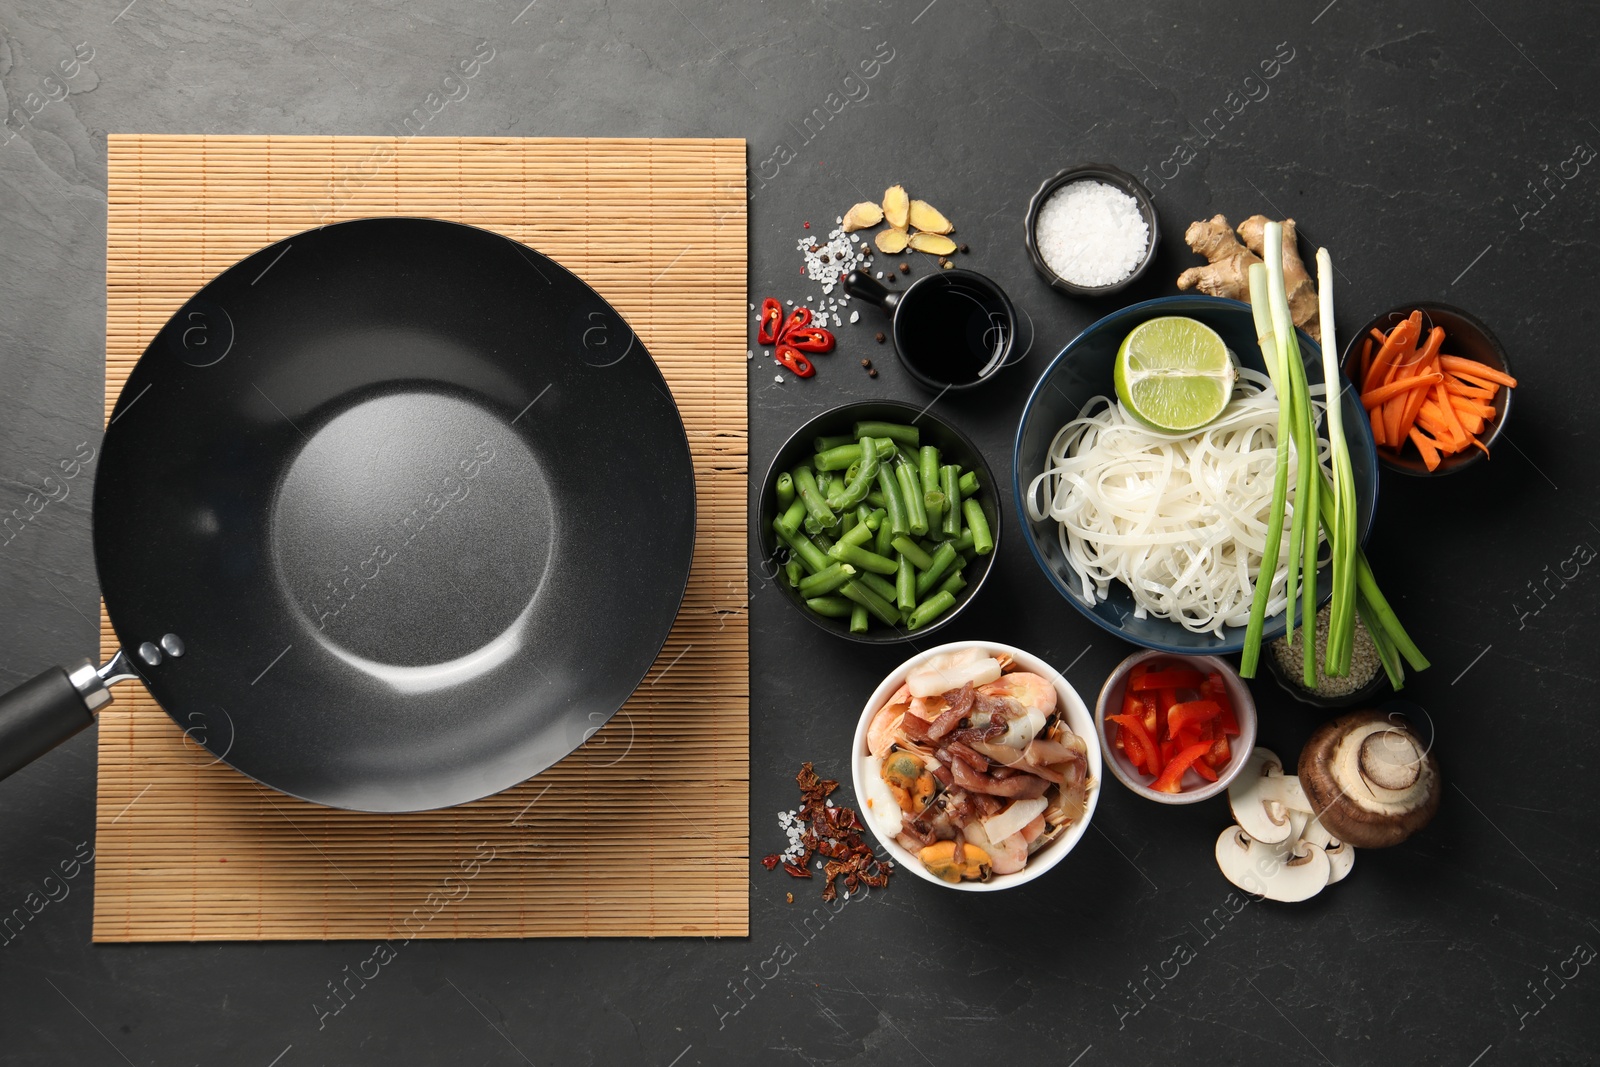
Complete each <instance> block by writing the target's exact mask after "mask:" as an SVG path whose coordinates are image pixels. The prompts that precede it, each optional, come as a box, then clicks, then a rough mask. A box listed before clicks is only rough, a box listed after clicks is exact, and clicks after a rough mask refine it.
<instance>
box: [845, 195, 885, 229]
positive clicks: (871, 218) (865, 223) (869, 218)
mask: <svg viewBox="0 0 1600 1067" xmlns="http://www.w3.org/2000/svg"><path fill="white" fill-rule="evenodd" d="M882 221H883V209H882V208H881V207H879V206H878V205H877V204H874V203H873V202H872V201H870V200H863V201H862V202H861V203H859V204H856V205H855V206H854V207H852V208H851V209H850V210H849V211H846V212H845V213H844V232H845V233H855V232H856V231H857V230H870V229H871V228H872V227H874V226H876V225H877V224H878V223H880V222H882Z"/></svg>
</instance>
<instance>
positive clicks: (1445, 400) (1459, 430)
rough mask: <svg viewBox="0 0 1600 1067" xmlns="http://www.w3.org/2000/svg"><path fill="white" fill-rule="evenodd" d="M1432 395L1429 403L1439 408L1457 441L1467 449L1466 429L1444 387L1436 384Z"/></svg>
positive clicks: (1431, 391)
mask: <svg viewBox="0 0 1600 1067" xmlns="http://www.w3.org/2000/svg"><path fill="white" fill-rule="evenodd" d="M1430 393H1431V394H1432V395H1431V397H1430V401H1429V402H1430V403H1432V404H1433V405H1434V406H1435V407H1437V408H1439V411H1440V414H1441V415H1443V417H1444V422H1445V424H1446V425H1447V426H1449V427H1450V429H1451V430H1452V431H1453V432H1454V435H1455V438H1456V440H1458V441H1460V442H1461V447H1462V448H1465V447H1466V446H1467V431H1466V428H1465V427H1463V426H1462V425H1461V420H1460V419H1459V418H1458V417H1457V416H1456V409H1455V408H1454V407H1452V406H1451V405H1450V398H1449V397H1448V396H1446V395H1445V391H1444V386H1443V385H1440V384H1438V383H1435V384H1434V386H1433V388H1432V389H1431V390H1430Z"/></svg>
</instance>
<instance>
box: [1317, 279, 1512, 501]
mask: <svg viewBox="0 0 1600 1067" xmlns="http://www.w3.org/2000/svg"><path fill="white" fill-rule="evenodd" d="M1418 310H1420V311H1421V312H1422V328H1423V336H1424V337H1426V336H1427V331H1429V330H1431V329H1433V328H1434V327H1435V326H1443V327H1444V345H1443V347H1442V348H1441V349H1440V351H1441V352H1443V353H1444V354H1445V355H1447V356H1461V357H1463V358H1464V359H1471V360H1476V361H1477V362H1479V363H1482V364H1483V365H1484V366H1486V367H1493V368H1494V369H1495V370H1498V371H1501V372H1503V373H1505V374H1512V376H1513V377H1515V375H1514V374H1513V372H1512V370H1511V364H1510V361H1509V360H1508V359H1507V358H1506V350H1505V348H1504V346H1502V345H1501V344H1500V340H1499V338H1497V337H1495V335H1494V334H1493V333H1492V332H1491V331H1490V330H1489V327H1487V326H1485V325H1484V324H1483V322H1482V321H1480V320H1479V319H1478V318H1477V316H1475V315H1472V314H1469V313H1468V312H1465V311H1463V310H1461V309H1460V308H1458V307H1452V306H1451V305H1449V304H1441V303H1439V302H1437V301H1433V300H1417V301H1412V302H1411V303H1407V304H1400V305H1399V306H1397V307H1395V308H1392V309H1390V310H1389V311H1385V312H1384V313H1383V314H1381V315H1377V316H1374V317H1373V318H1372V319H1371V320H1369V321H1368V322H1367V323H1366V324H1365V325H1363V326H1362V327H1361V329H1360V331H1358V332H1357V333H1353V334H1351V335H1350V340H1349V341H1347V342H1346V343H1345V346H1344V352H1343V354H1342V355H1341V356H1340V366H1341V367H1343V369H1344V374H1345V377H1346V378H1349V379H1350V380H1351V381H1352V382H1354V381H1357V380H1358V379H1359V378H1360V371H1361V342H1362V339H1363V338H1367V337H1371V336H1372V331H1373V330H1374V329H1376V330H1379V331H1381V332H1383V333H1387V332H1388V331H1389V330H1390V329H1391V328H1393V327H1394V325H1395V324H1396V323H1398V322H1400V321H1401V320H1402V319H1405V318H1408V317H1409V316H1410V315H1411V313H1412V312H1413V311H1418ZM1373 345H1374V348H1376V345H1377V341H1376V340H1374V341H1373ZM1514 392H1516V390H1514V389H1507V388H1501V389H1500V391H1499V392H1497V393H1495V397H1494V418H1493V419H1492V420H1490V421H1489V424H1488V425H1487V426H1485V427H1484V428H1483V433H1481V434H1479V435H1478V440H1480V441H1482V442H1483V445H1484V447H1485V448H1487V449H1489V450H1490V451H1491V452H1492V451H1494V443H1495V441H1497V440H1499V438H1500V433H1501V431H1502V430H1504V429H1505V425H1506V420H1507V419H1508V418H1510V417H1511V394H1512V393H1514ZM1483 458H1484V454H1483V452H1481V451H1479V450H1478V449H1476V448H1468V449H1467V450H1466V451H1465V452H1458V453H1456V454H1455V455H1453V456H1446V455H1441V456H1440V457H1439V466H1438V467H1437V468H1435V469H1434V470H1431V471H1430V470H1429V469H1428V466H1427V464H1425V463H1423V462H1422V456H1421V455H1420V454H1418V452H1417V449H1416V446H1415V445H1412V444H1409V443H1408V444H1406V446H1405V447H1404V448H1402V449H1401V450H1400V451H1399V452H1398V453H1396V452H1395V451H1394V449H1391V448H1380V449H1378V461H1379V462H1380V463H1382V464H1383V465H1384V466H1385V467H1388V468H1389V469H1390V470H1392V471H1398V472H1399V473H1401V474H1410V475H1413V476H1416V477H1419V478H1427V477H1433V476H1435V475H1440V474H1454V473H1455V472H1456V471H1459V470H1461V469H1462V468H1464V467H1470V466H1471V465H1472V464H1474V463H1476V462H1478V461H1479V460H1481V459H1483Z"/></svg>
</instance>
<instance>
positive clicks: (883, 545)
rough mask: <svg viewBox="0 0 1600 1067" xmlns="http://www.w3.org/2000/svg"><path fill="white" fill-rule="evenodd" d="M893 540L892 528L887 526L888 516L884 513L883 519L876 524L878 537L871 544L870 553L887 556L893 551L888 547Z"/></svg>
mask: <svg viewBox="0 0 1600 1067" xmlns="http://www.w3.org/2000/svg"><path fill="white" fill-rule="evenodd" d="M893 540H894V527H893V526H891V525H889V516H888V514H887V513H885V514H884V516H883V519H882V520H881V521H880V522H879V523H878V536H877V539H876V540H875V541H874V542H873V544H872V551H874V552H876V553H877V554H878V555H880V556H887V555H888V554H889V553H891V552H893V551H894V549H893V548H892V547H890V544H891V542H892V541H893Z"/></svg>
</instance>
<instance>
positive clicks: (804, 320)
mask: <svg viewBox="0 0 1600 1067" xmlns="http://www.w3.org/2000/svg"><path fill="white" fill-rule="evenodd" d="M810 325H811V309H810V308H808V307H804V306H802V307H797V308H795V309H794V310H793V311H791V312H789V318H788V319H787V320H786V321H785V322H784V324H783V325H782V326H781V327H779V328H778V339H777V340H776V341H774V342H773V344H779V345H781V344H783V342H784V341H786V340H788V339H789V334H791V333H793V332H794V331H795V330H799V329H803V328H804V327H806V326H810Z"/></svg>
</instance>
